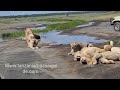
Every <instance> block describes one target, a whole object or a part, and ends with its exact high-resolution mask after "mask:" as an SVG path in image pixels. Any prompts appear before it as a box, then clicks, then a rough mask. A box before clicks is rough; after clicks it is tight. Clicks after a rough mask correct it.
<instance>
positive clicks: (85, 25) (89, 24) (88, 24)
mask: <svg viewBox="0 0 120 90" xmlns="http://www.w3.org/2000/svg"><path fill="white" fill-rule="evenodd" d="M94 24H95V22H89V23H87V24H82V25H78V26H76V28H80V27H87V26H91V25H94Z"/></svg>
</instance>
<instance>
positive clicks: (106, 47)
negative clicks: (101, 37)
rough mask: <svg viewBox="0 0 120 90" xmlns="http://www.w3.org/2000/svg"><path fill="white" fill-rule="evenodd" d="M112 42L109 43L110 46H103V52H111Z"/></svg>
mask: <svg viewBox="0 0 120 90" xmlns="http://www.w3.org/2000/svg"><path fill="white" fill-rule="evenodd" d="M113 44H114V43H113V41H110V44H107V45H104V50H105V51H111V48H112V47H113Z"/></svg>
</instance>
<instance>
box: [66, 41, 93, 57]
mask: <svg viewBox="0 0 120 90" xmlns="http://www.w3.org/2000/svg"><path fill="white" fill-rule="evenodd" d="M70 46H71V51H70V53H68V55H74V54H75V53H76V52H77V51H81V49H82V48H83V47H93V45H92V44H83V43H76V42H74V43H70Z"/></svg>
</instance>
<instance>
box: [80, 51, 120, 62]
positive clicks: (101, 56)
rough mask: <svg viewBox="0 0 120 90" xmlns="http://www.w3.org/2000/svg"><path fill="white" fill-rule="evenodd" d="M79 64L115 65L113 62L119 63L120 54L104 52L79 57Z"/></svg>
mask: <svg viewBox="0 0 120 90" xmlns="http://www.w3.org/2000/svg"><path fill="white" fill-rule="evenodd" d="M80 57H81V59H80V63H82V64H83V63H86V64H97V63H102V64H115V62H114V61H120V53H115V52H112V51H105V52H102V53H94V55H92V54H89V55H83V54H81V55H80Z"/></svg>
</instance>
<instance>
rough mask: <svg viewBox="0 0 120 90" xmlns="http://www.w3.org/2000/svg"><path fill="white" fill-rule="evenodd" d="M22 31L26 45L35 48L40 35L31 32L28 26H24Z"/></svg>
mask: <svg viewBox="0 0 120 90" xmlns="http://www.w3.org/2000/svg"><path fill="white" fill-rule="evenodd" d="M24 32H25V37H24V40H26V41H27V45H28V47H30V48H32V49H35V48H36V49H37V48H38V47H37V45H38V42H39V40H40V36H39V35H36V34H33V33H32V30H31V29H30V28H26V29H25V30H24Z"/></svg>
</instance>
